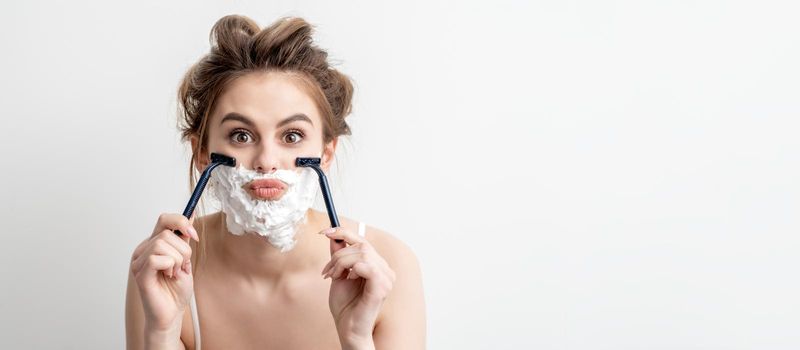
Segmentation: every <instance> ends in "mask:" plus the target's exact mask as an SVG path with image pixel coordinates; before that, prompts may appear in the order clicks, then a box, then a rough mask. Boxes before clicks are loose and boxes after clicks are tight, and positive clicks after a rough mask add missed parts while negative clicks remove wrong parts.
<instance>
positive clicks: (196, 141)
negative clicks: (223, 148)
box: [189, 135, 210, 173]
mask: <svg viewBox="0 0 800 350" xmlns="http://www.w3.org/2000/svg"><path fill="white" fill-rule="evenodd" d="M189 141H191V143H192V155H193V157H194V168H195V169H197V171H198V172H201V173H202V172H203V170H206V167H208V163H209V159H210V158H209V156H208V152H207V151H206V150H201V149H200V138H199V137H197V135H192V136H189Z"/></svg>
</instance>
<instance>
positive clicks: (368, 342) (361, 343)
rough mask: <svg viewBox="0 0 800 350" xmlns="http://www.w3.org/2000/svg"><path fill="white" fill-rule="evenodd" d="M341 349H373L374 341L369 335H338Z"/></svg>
mask: <svg viewBox="0 0 800 350" xmlns="http://www.w3.org/2000/svg"><path fill="white" fill-rule="evenodd" d="M339 342H340V343H341V345H342V350H375V342H374V341H373V339H372V336H370V337H357V336H342V335H339Z"/></svg>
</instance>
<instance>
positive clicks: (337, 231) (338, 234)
mask: <svg viewBox="0 0 800 350" xmlns="http://www.w3.org/2000/svg"><path fill="white" fill-rule="evenodd" d="M321 233H323V234H325V236H327V237H328V238H331V239H341V240H344V241H345V242H346V243H347V244H349V245H353V244H357V243H362V242H366V240H365V239H364V237H361V236H359V235H357V234H355V233H353V232H350V230H348V229H345V228H341V227H331V228H329V229H326V230H324V231H322V232H321Z"/></svg>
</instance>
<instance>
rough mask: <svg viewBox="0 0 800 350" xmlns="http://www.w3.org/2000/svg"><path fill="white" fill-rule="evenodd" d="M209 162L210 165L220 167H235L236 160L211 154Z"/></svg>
mask: <svg viewBox="0 0 800 350" xmlns="http://www.w3.org/2000/svg"><path fill="white" fill-rule="evenodd" d="M211 162H212V163H219V164H222V165H227V166H229V167H235V166H236V159H235V158H233V157H228V156H226V155H224V154H219V153H211Z"/></svg>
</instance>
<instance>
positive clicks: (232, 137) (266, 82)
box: [192, 72, 337, 173]
mask: <svg viewBox="0 0 800 350" xmlns="http://www.w3.org/2000/svg"><path fill="white" fill-rule="evenodd" d="M298 79H300V78H299V77H296V76H292V75H290V74H289V73H285V72H258V73H249V74H247V75H244V76H242V77H239V78H237V79H235V80H234V81H232V82H230V83H229V84H228V86H227V87H226V89H225V91H224V92H223V93H222V94H221V95H220V96H219V98H218V99H217V104H216V106H215V108H214V110H213V111H212V112H211V116H210V119H209V120H208V123H209V124H208V128H207V134H208V152H212V153H222V154H225V155H228V156H231V157H234V158H236V164H237V165H238V164H241V165H242V166H243V167H245V168H248V169H253V170H257V171H260V172H263V173H272V172H274V171H275V170H278V169H295V168H297V167H296V166H295V159H296V158H297V157H321V158H322V164H321V166H322V168H323V169H326V170H327V169H328V167H329V166H330V161H331V159H332V157H333V154H334V151H335V148H336V143H337V140H336V138H334V140H333V141H331V142H329V143H328V144H324V142H323V124H322V117H321V115H320V113H319V111H318V110H317V106H316V104H315V103H314V101H313V100H312V98H311V96H309V95H308V94H307V93H306V92H305V91H304V90H303V88H302V86H301V85H300V83H299V82H298ZM192 149H193V150H194V151H197V139H196V137H194V138H192ZM198 156H199V157H197V160H198V162H197V163H196V164H195V166H197V167H198V170H199V171H202V170H203V169H205V167H206V166H207V165H208V160H209V158H208V153H207V152H204V153H203V154H198Z"/></svg>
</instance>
